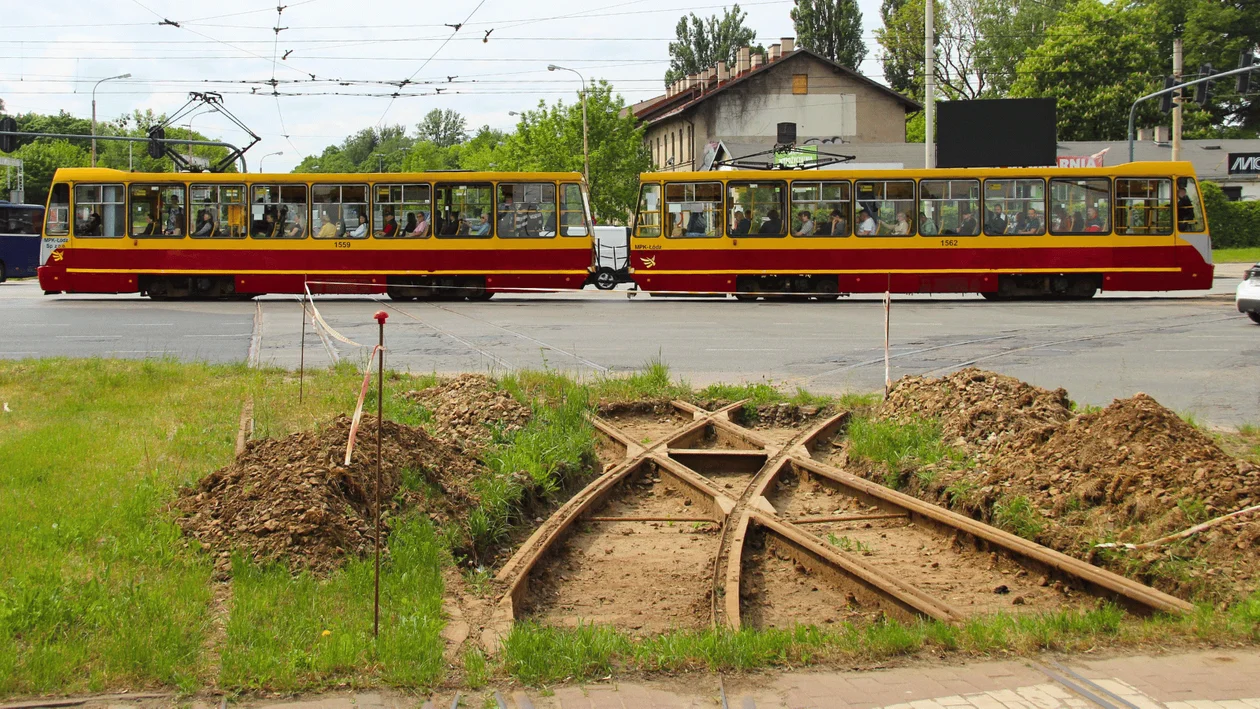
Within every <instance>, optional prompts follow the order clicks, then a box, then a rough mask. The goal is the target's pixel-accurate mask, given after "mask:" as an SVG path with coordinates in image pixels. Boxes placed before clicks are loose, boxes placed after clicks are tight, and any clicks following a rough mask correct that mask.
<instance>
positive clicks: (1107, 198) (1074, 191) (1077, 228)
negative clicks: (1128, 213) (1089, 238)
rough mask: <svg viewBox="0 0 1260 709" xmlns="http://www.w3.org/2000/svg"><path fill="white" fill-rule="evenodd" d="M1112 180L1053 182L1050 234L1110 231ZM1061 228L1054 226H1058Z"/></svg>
mask: <svg viewBox="0 0 1260 709" xmlns="http://www.w3.org/2000/svg"><path fill="white" fill-rule="evenodd" d="M1110 202H1111V180H1109V179H1107V178H1105V177H1102V178H1090V179H1071V178H1055V179H1052V180H1050V204H1051V205H1052V207H1051V210H1052V215H1051V218H1050V233H1051V234H1098V233H1103V234H1105V233H1108V232H1110V231H1111V224H1110V223H1109V221H1108V220H1109V217H1108V216H1107V215H1108V214H1109V213H1110V211H1111V210H1110V208H1109V207H1110ZM1056 222H1057V223H1058V226H1055V223H1056Z"/></svg>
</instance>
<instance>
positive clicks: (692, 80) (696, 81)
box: [687, 74, 700, 89]
mask: <svg viewBox="0 0 1260 709" xmlns="http://www.w3.org/2000/svg"><path fill="white" fill-rule="evenodd" d="M699 85H700V75H699V74H688V75H687V88H688V89H694V88H695V87H697V86H699Z"/></svg>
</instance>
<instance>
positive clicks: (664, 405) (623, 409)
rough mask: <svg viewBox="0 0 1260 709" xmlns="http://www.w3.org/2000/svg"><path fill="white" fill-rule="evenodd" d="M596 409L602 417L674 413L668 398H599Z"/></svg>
mask: <svg viewBox="0 0 1260 709" xmlns="http://www.w3.org/2000/svg"><path fill="white" fill-rule="evenodd" d="M596 411H597V412H598V413H599V415H600V416H601V417H603V418H614V417H617V416H650V415H652V414H672V413H675V411H674V405H673V404H671V403H670V401H669V399H642V400H639V401H605V400H600V402H599V405H598V406H597V407H596Z"/></svg>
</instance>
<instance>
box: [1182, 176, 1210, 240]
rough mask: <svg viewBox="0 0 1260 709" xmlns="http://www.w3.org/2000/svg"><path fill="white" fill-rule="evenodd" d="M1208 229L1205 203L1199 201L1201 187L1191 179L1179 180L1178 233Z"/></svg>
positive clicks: (1183, 178)
mask: <svg viewBox="0 0 1260 709" xmlns="http://www.w3.org/2000/svg"><path fill="white" fill-rule="evenodd" d="M1206 229H1207V224H1206V223H1205V222H1204V221H1203V202H1202V201H1201V200H1200V199H1199V185H1198V184H1197V183H1196V182H1195V181H1194V179H1193V178H1190V177H1179V178H1177V231H1187V232H1196V231H1204V230H1206Z"/></svg>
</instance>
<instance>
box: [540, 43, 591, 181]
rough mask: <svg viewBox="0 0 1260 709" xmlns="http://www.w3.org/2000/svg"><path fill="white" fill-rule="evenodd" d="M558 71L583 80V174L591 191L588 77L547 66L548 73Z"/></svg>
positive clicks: (561, 68)
mask: <svg viewBox="0 0 1260 709" xmlns="http://www.w3.org/2000/svg"><path fill="white" fill-rule="evenodd" d="M557 69H559V70H560V71H571V72H573V73H574V74H577V75H578V78H579V79H581V80H582V167H583V172H584V174H585V175H586V185H587V189H589V188H590V184H591V151H590V148H589V147H587V146H588V144H587V129H586V77H584V76H582V75H581V74H580V73H578V71H577V70H575V69H569V68H567V67H563V66H556V65H555V64H548V65H547V71H555V70H557Z"/></svg>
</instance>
